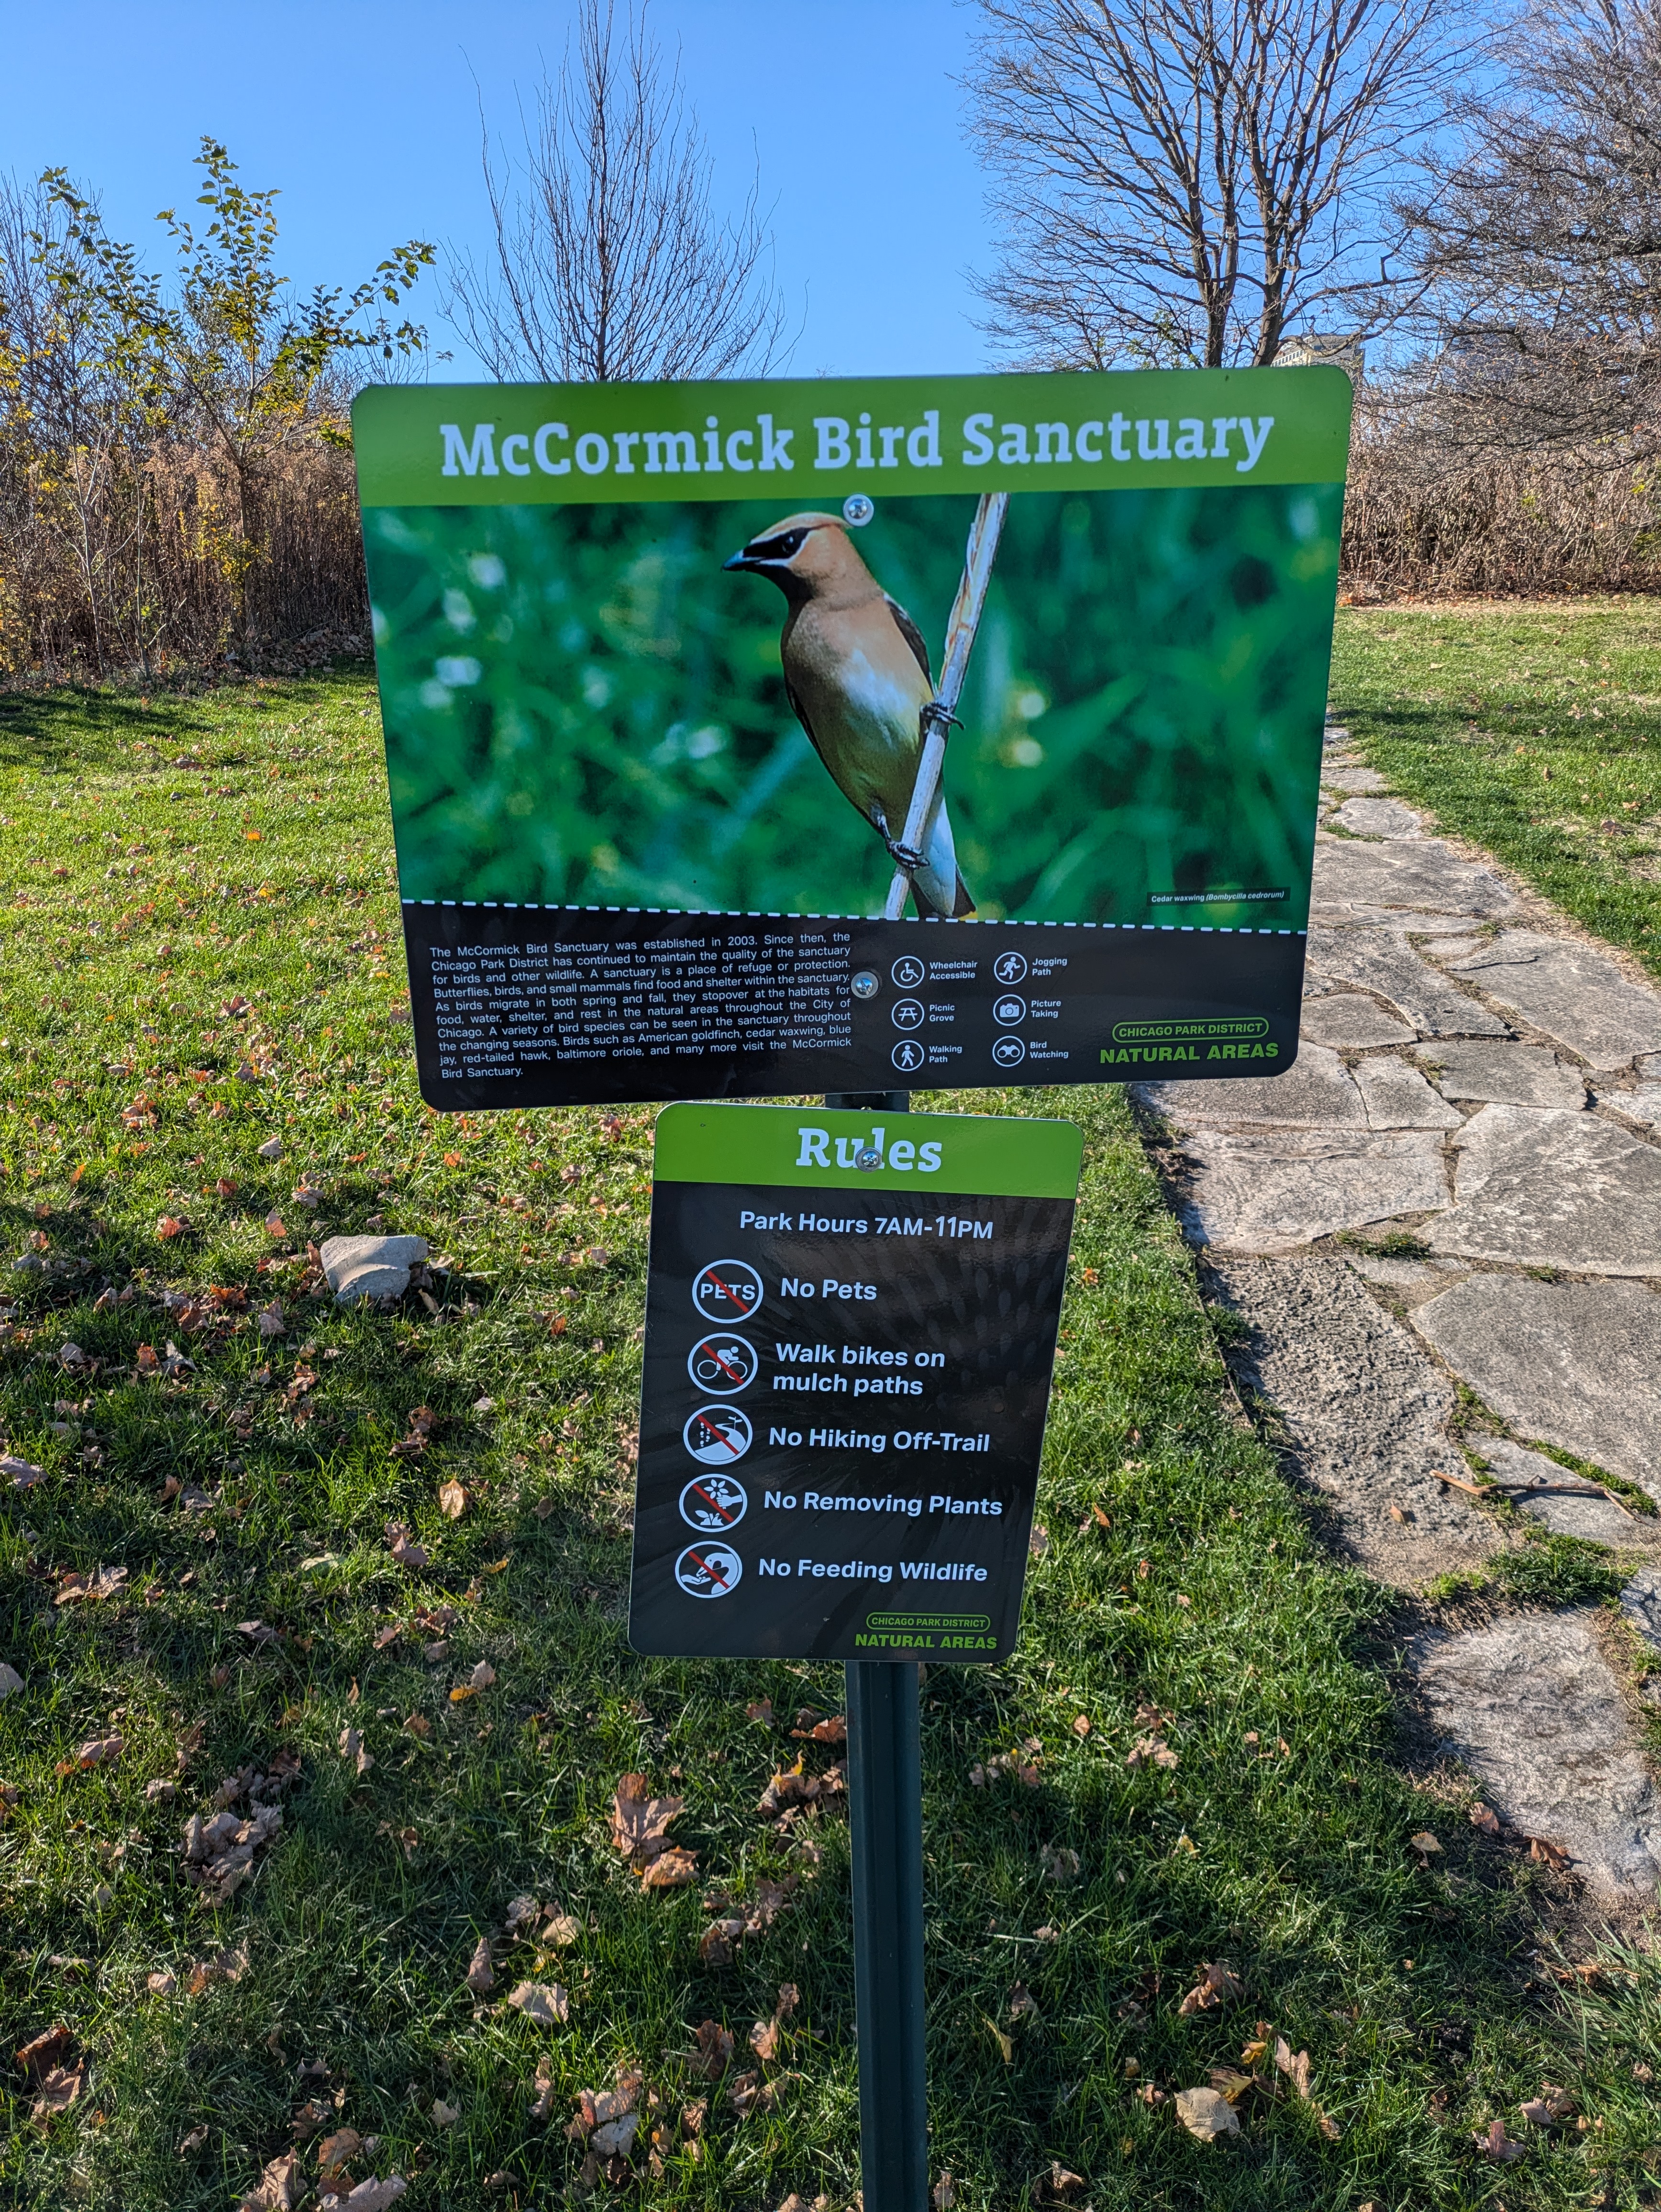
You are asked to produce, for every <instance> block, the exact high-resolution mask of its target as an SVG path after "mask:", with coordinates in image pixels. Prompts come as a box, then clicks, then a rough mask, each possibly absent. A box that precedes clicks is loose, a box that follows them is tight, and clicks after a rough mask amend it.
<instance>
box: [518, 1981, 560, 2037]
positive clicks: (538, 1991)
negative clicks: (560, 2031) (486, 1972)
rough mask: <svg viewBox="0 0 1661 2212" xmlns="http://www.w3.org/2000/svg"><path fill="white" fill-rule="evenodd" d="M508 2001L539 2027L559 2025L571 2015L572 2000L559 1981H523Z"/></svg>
mask: <svg viewBox="0 0 1661 2212" xmlns="http://www.w3.org/2000/svg"><path fill="white" fill-rule="evenodd" d="M508 2003H509V2004H510V2005H512V2006H513V2007H514V2010H515V2011H516V2012H522V2013H523V2014H524V2015H525V2017H526V2020H533V2021H535V2022H536V2023H537V2025H538V2027H560V2026H562V2025H563V2023H564V2022H565V2021H568V2020H569V2018H570V2016H571V2000H570V1998H569V1996H568V1995H567V1993H566V1991H565V1990H563V1988H562V1987H561V1986H560V1984H558V1983H557V1982H521V1983H520V1984H519V1986H518V1987H517V1989H513V1990H509V1991H508Z"/></svg>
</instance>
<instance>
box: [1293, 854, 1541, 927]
mask: <svg viewBox="0 0 1661 2212" xmlns="http://www.w3.org/2000/svg"><path fill="white" fill-rule="evenodd" d="M1313 896H1314V902H1315V904H1316V905H1317V906H1326V905H1332V904H1345V905H1354V906H1393V907H1422V908H1427V909H1428V910H1429V911H1431V912H1433V913H1437V914H1463V915H1500V914H1506V913H1507V912H1509V911H1510V909H1511V908H1512V907H1513V906H1515V904H1516V903H1517V902H1516V900H1515V899H1514V898H1513V897H1512V894H1511V893H1510V892H1509V891H1508V890H1506V886H1505V885H1504V884H1502V883H1501V882H1500V878H1499V877H1498V876H1496V875H1494V874H1493V873H1492V872H1491V871H1490V870H1488V869H1487V868H1483V867H1479V866H1477V865H1476V863H1475V861H1474V860H1460V859H1458V858H1457V855H1456V854H1452V853H1451V852H1449V850H1448V848H1447V847H1446V846H1445V844H1444V843H1443V842H1442V841H1441V840H1440V839H1439V838H1436V837H1398V838H1395V839H1392V840H1390V842H1386V843H1384V844H1378V845H1370V844H1362V843H1360V842H1357V841H1355V840H1354V839H1351V838H1348V837H1344V838H1336V837H1317V839H1316V841H1315V885H1314V893H1313Z"/></svg>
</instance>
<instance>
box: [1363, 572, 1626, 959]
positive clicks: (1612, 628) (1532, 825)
mask: <svg viewBox="0 0 1661 2212" xmlns="http://www.w3.org/2000/svg"><path fill="white" fill-rule="evenodd" d="M1332 703H1333V709H1334V712H1335V714H1336V715H1337V716H1338V719H1339V720H1341V721H1343V722H1347V723H1348V725H1349V726H1350V727H1351V728H1352V729H1353V730H1354V732H1355V735H1356V737H1357V738H1358V739H1359V740H1360V749H1361V750H1362V751H1363V752H1364V753H1365V755H1366V757H1367V758H1368V759H1369V760H1370V761H1372V763H1373V764H1374V765H1375V766H1376V767H1378V768H1380V769H1383V770H1384V772H1385V774H1386V775H1389V776H1390V780H1391V783H1392V786H1393V787H1394V788H1396V790H1399V791H1400V792H1401V793H1402V794H1403V795H1404V796H1405V797H1408V798H1410V799H1417V800H1418V801H1420V802H1421V804H1422V805H1426V806H1428V807H1431V808H1433V810H1434V811H1435V814H1436V817H1437V819H1438V821H1439V823H1440V825H1441V827H1442V828H1443V829H1447V830H1451V831H1452V832H1454V833H1455V834H1456V835H1457V836H1462V837H1469V839H1471V840H1472V842H1475V843H1476V844H1479V845H1485V846H1486V847H1487V848H1488V850H1489V851H1490V852H1491V853H1493V854H1495V855H1496V857H1497V858H1498V859H1500V860H1503V861H1505V862H1506V865H1507V866H1510V867H1512V868H1515V869H1517V870H1518V872H1519V873H1521V874H1522V875H1524V876H1526V877H1527V878H1529V880H1530V882H1531V883H1533V884H1535V885H1536V887H1537V888H1538V889H1539V890H1542V891H1543V892H1544V893H1545V894H1546V896H1548V898H1551V899H1555V901H1556V902H1557V903H1558V904H1559V905H1560V906H1561V907H1562V908H1564V909H1565V911H1566V912H1567V913H1569V914H1572V915H1574V917H1575V918H1576V920H1577V921H1581V922H1584V923H1585V926H1586V927H1587V928H1589V929H1591V930H1595V931H1596V932H1597V934H1598V935H1599V936H1601V937H1603V938H1606V939H1608V940H1609V943H1610V944H1612V945H1623V946H1625V947H1626V948H1627V949H1628V951H1633V952H1635V953H1637V954H1638V955H1639V957H1640V958H1641V959H1643V960H1644V961H1646V963H1648V964H1649V966H1650V967H1651V968H1652V969H1654V970H1655V971H1656V972H1657V973H1658V974H1661V601H1658V600H1656V599H1567V600H1548V601H1534V602H1528V601H1510V600H1504V599H1496V600H1489V601H1466V602H1462V603H1459V604H1457V605H1451V606H1448V607H1437V606H1433V605H1432V606H1411V607H1384V608H1372V607H1369V608H1360V607H1354V608H1342V609H1341V610H1340V611H1339V616H1338V631H1337V637H1336V641H1335V651H1334V655H1333V671H1332Z"/></svg>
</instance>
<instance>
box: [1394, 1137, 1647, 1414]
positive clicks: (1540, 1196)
mask: <svg viewBox="0 0 1661 2212" xmlns="http://www.w3.org/2000/svg"><path fill="white" fill-rule="evenodd" d="M1455 1141H1456V1144H1457V1151H1458V1163H1457V1167H1456V1169H1455V1171H1454V1204H1453V1206H1452V1207H1451V1209H1450V1211H1449V1212H1447V1213H1445V1214H1444V1215H1443V1217H1442V1218H1441V1219H1440V1220H1439V1221H1438V1222H1436V1223H1435V1224H1434V1225H1433V1227H1432V1228H1431V1230H1430V1231H1428V1232H1427V1240H1426V1241H1427V1243H1429V1244H1430V1245H1431V1247H1432V1249H1433V1250H1435V1251H1437V1252H1442V1253H1446V1254H1447V1255H1450V1256H1451V1257H1454V1258H1461V1259H1467V1260H1494V1261H1510V1262H1512V1264H1513V1265H1515V1266H1521V1267H1572V1268H1573V1269H1575V1270H1576V1271H1577V1272H1579V1273H1585V1274H1591V1275H1661V1152H1658V1150H1657V1149H1656V1147H1655V1146H1653V1145H1652V1144H1649V1143H1646V1141H1645V1139H1643V1138H1641V1137H1638V1136H1634V1135H1633V1134H1631V1133H1630V1132H1628V1131H1627V1130H1625V1129H1621V1128H1618V1127H1616V1126H1615V1123H1614V1122H1612V1121H1603V1119H1601V1118H1600V1117H1599V1116H1598V1115H1595V1114H1585V1113H1578V1114H1567V1113H1564V1112H1562V1111H1561V1110H1560V1109H1555V1108H1546V1109H1539V1108H1535V1107H1530V1106H1484V1107H1483V1108H1482V1110H1481V1111H1480V1112H1479V1113H1476V1114H1474V1115H1472V1116H1471V1118H1470V1120H1469V1121H1467V1122H1466V1124H1465V1126H1464V1128H1463V1130H1462V1132H1461V1133H1460V1134H1459V1136H1458V1137H1457V1139H1456V1140H1455ZM1658 1426H1661V1423H1658Z"/></svg>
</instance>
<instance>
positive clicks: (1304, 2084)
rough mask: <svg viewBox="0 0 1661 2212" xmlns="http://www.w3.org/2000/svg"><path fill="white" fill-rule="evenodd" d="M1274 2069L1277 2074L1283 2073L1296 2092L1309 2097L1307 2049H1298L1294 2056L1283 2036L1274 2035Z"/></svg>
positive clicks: (1303, 2096) (1305, 2098)
mask: <svg viewBox="0 0 1661 2212" xmlns="http://www.w3.org/2000/svg"><path fill="white" fill-rule="evenodd" d="M1275 2072H1276V2073H1277V2074H1284V2075H1286V2077H1287V2081H1290V2082H1291V2084H1292V2086H1293V2088H1294V2089H1295V2090H1296V2091H1297V2092H1298V2094H1299V2096H1300V2097H1302V2098H1303V2099H1304V2100H1305V2101H1307V2100H1308V2097H1309V2053H1308V2051H1299V2053H1298V2055H1297V2057H1295V2058H1294V2057H1293V2055H1292V2050H1291V2046H1290V2045H1288V2043H1287V2039H1286V2038H1285V2036H1283V2035H1279V2036H1276V2037H1275Z"/></svg>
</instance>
